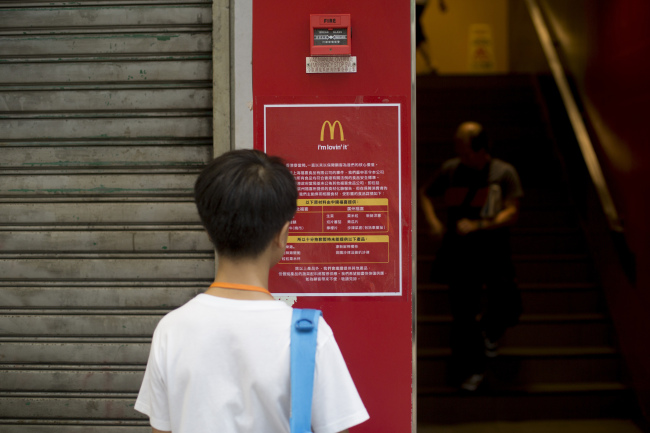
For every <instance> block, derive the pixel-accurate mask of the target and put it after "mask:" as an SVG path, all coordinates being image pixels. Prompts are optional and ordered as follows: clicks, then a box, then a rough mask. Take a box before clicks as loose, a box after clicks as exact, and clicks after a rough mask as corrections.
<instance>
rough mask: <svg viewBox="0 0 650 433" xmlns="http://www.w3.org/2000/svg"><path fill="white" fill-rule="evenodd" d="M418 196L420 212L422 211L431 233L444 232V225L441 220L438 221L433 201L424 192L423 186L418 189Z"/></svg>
mask: <svg viewBox="0 0 650 433" xmlns="http://www.w3.org/2000/svg"><path fill="white" fill-rule="evenodd" d="M419 196H420V205H421V206H422V212H423V213H424V218H425V219H426V220H427V223H429V227H430V228H431V233H432V234H433V235H434V236H442V234H443V233H444V232H445V227H444V226H443V225H442V222H440V219H438V216H437V215H436V211H435V209H434V207H433V201H432V200H431V199H430V198H429V197H428V196H427V194H426V193H425V188H421V189H420V191H419Z"/></svg>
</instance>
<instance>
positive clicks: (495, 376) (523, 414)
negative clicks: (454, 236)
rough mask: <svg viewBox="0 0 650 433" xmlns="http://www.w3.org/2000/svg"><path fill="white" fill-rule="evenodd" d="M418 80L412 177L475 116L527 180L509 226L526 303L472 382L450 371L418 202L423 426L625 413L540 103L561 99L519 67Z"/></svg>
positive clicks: (446, 309) (628, 414) (445, 314)
mask: <svg viewBox="0 0 650 433" xmlns="http://www.w3.org/2000/svg"><path fill="white" fill-rule="evenodd" d="M417 87H418V95H417V100H418V107H417V116H418V132H417V135H418V148H417V155H418V174H419V179H418V183H419V185H423V184H424V182H425V181H426V179H427V177H428V176H430V173H432V172H433V171H434V170H435V169H437V168H438V167H440V165H441V164H442V162H444V161H445V160H447V159H448V158H451V157H452V156H454V150H453V140H452V139H451V137H453V135H454V129H455V128H456V126H457V125H458V124H460V123H461V122H463V121H465V120H467V119H472V120H475V121H477V122H479V123H481V124H482V125H483V126H484V127H485V128H486V129H487V130H488V131H490V133H491V136H492V138H493V140H494V150H493V155H494V156H495V157H499V158H501V159H503V160H505V161H508V162H510V163H511V164H512V165H513V166H515V167H516V168H517V171H518V172H519V174H520V176H521V182H522V185H523V189H524V191H525V192H526V196H525V197H524V198H523V199H522V200H521V210H520V217H519V220H518V223H517V225H516V226H515V227H514V228H513V229H512V231H511V234H512V252H513V262H514V267H515V273H516V275H517V278H518V282H519V288H520V290H521V295H522V299H523V314H522V316H521V319H520V322H519V324H518V325H517V326H515V327H514V328H511V329H510V330H508V331H507V332H506V334H505V336H504V337H503V338H502V339H501V341H500V347H499V350H498V356H497V357H495V358H490V359H489V360H488V361H489V362H488V365H487V373H486V376H485V379H484V381H483V383H482V384H481V385H480V386H479V387H478V389H477V390H476V391H474V392H466V391H465V392H463V391H462V390H460V389H459V388H458V387H457V386H451V383H450V381H449V373H450V367H451V364H452V363H451V345H450V334H451V324H452V320H451V307H450V304H449V293H448V288H447V286H446V284H444V283H443V282H442V281H439V278H437V277H438V276H439V272H438V270H437V269H435V267H434V263H435V258H436V254H437V252H438V249H439V247H440V245H439V242H434V241H432V239H431V237H430V235H429V233H428V226H427V223H426V219H425V216H424V214H423V212H421V211H420V214H419V215H418V285H417V290H418V292H417V296H418V307H417V308H418V319H417V320H418V422H419V424H420V426H425V425H427V424H437V425H442V424H446V425H449V424H458V423H472V422H485V421H524V420H567V419H604V418H612V419H623V420H626V419H627V420H629V419H633V418H634V417H636V416H637V415H638V414H637V412H636V411H635V408H636V404H635V401H634V398H633V394H632V392H631V391H630V389H628V388H627V386H626V385H625V383H624V371H623V366H622V362H621V359H620V356H619V353H618V349H617V344H616V339H615V336H614V331H613V328H612V325H611V323H610V321H609V318H608V312H607V305H606V302H605V300H604V296H603V293H602V291H601V287H600V286H599V284H598V280H597V278H596V275H595V271H594V269H593V264H592V261H591V259H590V256H589V250H588V248H587V245H586V241H585V238H584V234H583V232H582V231H581V226H580V223H579V220H578V217H577V213H576V211H575V209H574V207H573V205H572V201H571V197H570V196H569V194H568V192H567V190H568V188H567V184H566V182H565V180H564V179H565V176H564V174H563V169H562V164H561V162H560V159H559V157H558V154H557V152H556V151H555V149H554V145H553V137H552V135H551V134H550V133H549V132H548V131H549V127H548V125H547V123H546V119H545V115H544V113H545V109H546V108H548V109H551V110H553V109H557V107H545V106H544V103H545V102H544V98H543V97H542V95H541V92H540V91H539V90H538V89H539V87H538V85H537V79H536V77H532V76H527V75H521V76H518V75H504V76H500V75H493V76H480V77H479V76H472V77H465V76H452V77H439V76H426V77H419V78H418V83H417ZM561 108H562V107H560V109H561ZM435 206H436V203H435V202H434V207H435ZM435 208H436V210H437V209H438V208H437V207H435ZM602 425H604V424H602ZM553 430H554V431H562V430H561V429H560V428H558V429H557V430H555V429H553ZM422 431H427V430H424V429H423V430H422ZM440 431H442V430H440ZM449 431H453V432H456V431H458V432H461V431H463V432H464V430H449ZM469 431H474V430H468V432H469ZM476 431H486V432H489V431H493V430H476ZM494 431H499V432H500V431H501V430H494ZM504 431H505V430H504ZM508 431H510V430H508ZM531 431H536V430H531ZM593 431H598V430H593ZM603 431H605V430H603ZM610 431H613V430H610ZM623 431H627V430H621V432H623Z"/></svg>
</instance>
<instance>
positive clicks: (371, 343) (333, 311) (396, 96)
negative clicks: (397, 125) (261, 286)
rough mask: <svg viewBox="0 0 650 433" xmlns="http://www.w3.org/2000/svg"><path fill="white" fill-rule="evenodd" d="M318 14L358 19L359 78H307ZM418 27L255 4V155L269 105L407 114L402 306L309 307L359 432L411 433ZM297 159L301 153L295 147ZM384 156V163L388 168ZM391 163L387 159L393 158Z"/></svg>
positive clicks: (366, 0) (398, 11)
mask: <svg viewBox="0 0 650 433" xmlns="http://www.w3.org/2000/svg"><path fill="white" fill-rule="evenodd" d="M310 13H323V14H325V13H349V14H351V21H352V35H351V38H352V55H353V56H357V60H358V71H357V73H344V74H307V73H305V58H306V57H307V56H309V15H310ZM410 55H411V25H410V1H409V0H379V1H377V0H373V1H371V0H358V1H354V2H351V1H346V0H324V1H310V2H307V1H301V2H284V3H282V2H277V1H275V0H255V1H254V2H253V97H254V124H255V147H256V148H258V149H262V148H263V138H264V136H263V132H264V129H263V106H264V105H265V104H343V103H347V104H350V103H355V104H363V103H400V104H402V111H401V113H402V117H401V124H402V135H401V137H402V143H403V153H402V161H405V162H406V165H405V166H403V169H402V173H403V178H404V179H403V183H404V188H403V189H402V195H403V196H404V197H405V198H406V201H405V202H404V204H405V206H403V212H402V217H403V218H402V221H401V226H402V230H403V233H404V235H405V239H406V243H405V245H406V250H407V251H409V252H408V254H407V255H406V256H405V257H404V262H403V263H404V265H403V285H404V288H405V290H404V291H403V295H401V296H391V297H375V298H368V297H300V298H298V302H297V303H296V304H295V305H294V306H296V307H299V308H319V309H322V310H323V313H324V317H325V318H326V320H327V321H328V323H330V324H331V326H332V328H333V329H334V334H335V336H336V339H337V341H338V343H339V345H340V347H341V351H342V352H343V355H344V357H345V359H346V361H347V363H348V367H349V368H350V372H351V374H352V377H353V379H354V381H355V383H356V385H357V388H358V389H359V392H360V394H361V397H362V399H363V401H364V403H365V405H366V408H367V409H368V412H369V413H370V420H369V421H367V422H365V423H363V424H361V425H360V426H358V427H355V428H353V429H352V431H353V432H369V433H370V432H372V433H382V432H386V433H396V432H399V433H403V432H409V431H411V422H412V411H413V409H414V408H413V407H412V353H413V352H412V349H413V347H412V332H411V330H412V308H413V303H412V301H413V298H412V281H411V256H410V248H411V244H410V239H411V232H412V223H411V210H410V204H409V203H410V197H411V182H410V177H411V173H410V160H411V152H410V146H411V144H410V143H411V134H410V124H411V120H410V119H411V57H410ZM296 152H300V148H299V146H298V145H297V146H296ZM381 157H382V155H377V158H381ZM384 157H385V156H384Z"/></svg>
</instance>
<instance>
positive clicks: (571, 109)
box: [526, 0, 623, 232]
mask: <svg viewBox="0 0 650 433" xmlns="http://www.w3.org/2000/svg"><path fill="white" fill-rule="evenodd" d="M526 5H527V7H528V13H529V14H530V17H531V19H532V21H533V26H534V27H535V31H536V32H537V37H538V38H539V41H540V43H541V45H542V49H543V50H544V54H545V55H546V60H547V61H548V65H549V67H550V69H551V73H552V74H553V78H554V79H555V84H556V85H557V87H558V90H559V91H560V95H561V97H562V101H563V102H564V106H565V108H566V111H567V114H568V115H569V120H570V122H571V126H572V127H573V132H574V133H575V135H576V140H577V141H578V145H579V147H580V151H581V152H582V157H583V158H584V160H585V164H586V165H587V170H588V171H589V175H590V177H591V181H592V182H593V184H594V187H595V188H596V192H597V194H598V198H599V200H600V204H601V206H602V208H603V212H604V213H605V217H606V218H607V222H608V224H609V227H610V229H611V230H613V231H615V232H623V225H622V223H621V219H620V218H619V215H618V212H617V210H616V205H615V204H614V200H613V199H612V195H611V193H610V192H609V188H608V186H607V182H606V181H605V176H604V175H603V171H602V169H601V166H600V163H599V161H598V157H597V155H596V152H595V151H594V147H593V144H592V142H591V139H590V137H589V133H588V132H587V128H586V126H585V122H584V119H583V118H582V114H581V113H580V110H579V109H578V105H577V104H576V101H575V99H574V97H573V93H572V92H571V88H570V87H569V82H568V80H567V78H566V74H565V73H564V68H563V67H562V64H561V63H560V59H559V57H558V54H557V51H556V49H555V45H554V44H553V40H552V38H551V34H550V32H549V30H548V26H547V25H546V21H545V20H544V17H543V15H542V11H541V9H540V7H539V3H538V2H537V0H526Z"/></svg>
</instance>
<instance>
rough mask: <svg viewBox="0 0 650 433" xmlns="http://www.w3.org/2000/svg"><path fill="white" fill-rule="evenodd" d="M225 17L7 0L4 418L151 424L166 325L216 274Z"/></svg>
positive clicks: (202, 7) (70, 427)
mask: <svg viewBox="0 0 650 433" xmlns="http://www.w3.org/2000/svg"><path fill="white" fill-rule="evenodd" d="M222 3H223V4H222ZM217 5H218V7H217ZM214 9H215V11H214V13H215V18H217V19H215V21H220V22H222V21H224V20H225V23H228V12H227V11H228V1H225V2H223V1H221V2H219V1H217V2H216V3H215V8H214ZM224 14H225V16H223V15H224ZM215 28H216V27H215ZM212 29H213V7H212V2H211V1H201V0H198V1H193V2H187V1H183V0H176V1H169V0H78V1H76V2H69V3H68V2H43V1H41V2H39V1H30V0H22V1H20V2H19V1H7V0H0V209H1V211H0V431H2V432H5V433H19V432H20V433H25V432H30V433H31V432H61V431H66V432H84V433H109V432H120V433H126V432H145V431H150V428H149V427H148V422H147V419H146V417H143V416H142V415H140V414H138V413H137V412H135V411H134V410H133V404H134V400H135V396H136V394H137V391H138V388H139V385H140V382H141V378H142V375H143V372H144V365H145V363H146V360H147V355H148V351H149V342H150V338H151V334H152V332H153V329H154V327H155V325H156V323H157V322H158V320H159V319H160V318H161V317H162V315H164V314H165V313H166V312H167V311H169V310H171V309H172V308H174V307H176V306H178V305H180V304H182V303H184V302H185V301H186V300H187V299H189V298H190V297H191V296H193V295H194V294H195V293H197V292H200V291H202V290H204V288H205V287H206V285H207V284H209V282H210V281H211V279H212V277H213V275H214V256H213V253H212V247H211V245H210V243H209V241H208V240H207V239H206V236H205V235H204V234H203V231H202V228H201V226H200V224H199V221H198V217H197V215H196V211H195V208H194V204H193V202H192V196H191V191H192V185H193V181H194V179H195V177H196V175H197V173H198V172H199V171H200V169H201V167H202V166H203V165H204V164H205V163H206V162H208V161H209V160H210V159H211V158H212V154H213V138H212V135H213V134H212V130H213V98H212V94H213V82H212V81H213V80H212V73H213V72H212V71H213V65H212V63H213V48H214V49H217V50H221V51H220V54H219V55H220V56H221V57H222V58H223V59H228V54H227V53H228V46H227V44H228V31H229V30H228V26H227V25H225V26H223V25H221V24H220V25H219V26H218V31H217V33H219V34H217V35H215V44H219V47H214V46H213V40H212V38H213V34H212ZM224 50H225V53H224V52H223V51H224ZM215 52H216V51H215ZM225 68H226V69H225V70H226V71H227V70H228V69H227V68H228V65H225ZM220 69H223V68H222V67H220ZM226 83H228V81H227V80H226ZM219 85H220V86H221V87H222V88H225V89H226V91H227V89H228V86H224V85H223V83H220V84H219ZM220 96H223V95H220ZM223 99H224V100H225V101H224V102H222V103H221V104H222V105H223V106H224V108H223V110H222V109H220V108H217V110H215V112H220V115H222V114H223V113H227V112H228V104H229V97H228V95H225V97H224V98H223ZM221 123H222V124H224V125H226V126H227V123H224V122H221ZM215 124H219V123H218V122H217V123H215ZM224 134H226V136H227V137H229V133H228V131H224Z"/></svg>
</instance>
